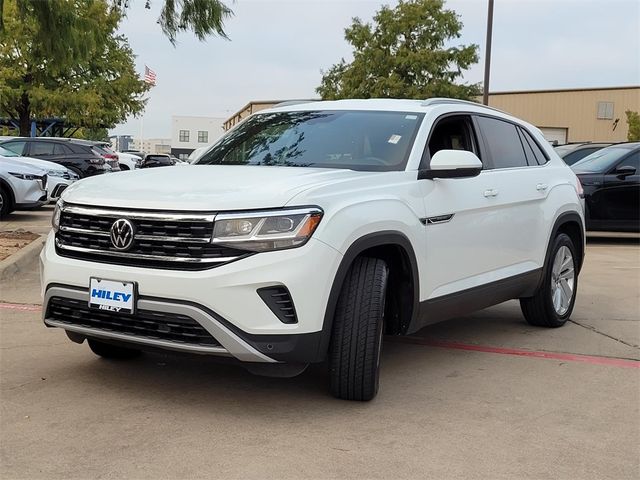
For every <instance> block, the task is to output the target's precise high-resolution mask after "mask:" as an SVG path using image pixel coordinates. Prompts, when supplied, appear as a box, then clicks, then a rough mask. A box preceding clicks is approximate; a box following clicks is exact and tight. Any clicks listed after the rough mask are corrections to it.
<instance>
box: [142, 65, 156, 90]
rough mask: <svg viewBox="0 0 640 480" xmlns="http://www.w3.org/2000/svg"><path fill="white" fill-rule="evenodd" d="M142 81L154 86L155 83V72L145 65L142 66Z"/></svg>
mask: <svg viewBox="0 0 640 480" xmlns="http://www.w3.org/2000/svg"><path fill="white" fill-rule="evenodd" d="M144 81H145V82H147V83H149V84H151V85H153V86H154V87H155V85H156V72H154V71H153V70H151V69H150V68H149V67H147V66H146V65H145V66H144Z"/></svg>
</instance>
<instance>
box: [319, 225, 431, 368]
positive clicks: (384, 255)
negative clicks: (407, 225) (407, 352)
mask: <svg viewBox="0 0 640 480" xmlns="http://www.w3.org/2000/svg"><path fill="white" fill-rule="evenodd" d="M361 256H371V257H375V258H381V259H383V260H385V261H386V262H387V265H388V266H389V268H390V276H389V286H390V290H391V291H392V294H394V295H397V296H395V297H392V299H391V301H392V303H395V304H396V305H395V308H394V305H392V306H391V308H392V314H393V318H391V319H385V328H386V329H387V333H402V332H404V331H406V329H407V328H408V326H409V325H410V324H411V322H412V320H413V318H414V317H415V316H417V314H418V307H419V298H420V284H419V282H420V279H419V276H418V262H417V260H416V255H415V251H414V249H413V246H412V244H411V241H410V240H409V238H408V237H407V236H406V235H405V234H404V233H402V232H399V231H395V230H387V231H380V232H375V233H370V234H367V235H364V236H362V237H360V238H358V239H357V240H355V241H354V242H353V243H352V244H351V245H350V246H349V248H348V249H347V251H346V252H345V254H344V256H343V258H342V261H341V262H340V265H339V266H338V269H337V271H336V274H335V276H334V279H333V283H332V285H331V290H330V293H329V298H328V301H327V306H326V309H325V314H324V322H323V326H322V332H323V335H322V342H321V345H320V346H319V352H318V353H319V354H320V356H324V355H326V352H327V351H328V349H329V340H330V338H331V330H332V328H333V317H334V315H335V311H336V305H337V303H338V297H339V296H340V291H341V290H342V286H343V284H344V281H345V278H346V276H347V272H348V271H349V268H351V265H352V264H353V262H354V260H355V259H356V258H358V257H361ZM394 286H404V287H409V288H396V289H395V290H394ZM403 292H405V293H404V296H403ZM408 296H410V297H411V299H409V298H407V297H408Z"/></svg>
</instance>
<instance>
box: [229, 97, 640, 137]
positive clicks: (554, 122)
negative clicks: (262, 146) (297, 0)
mask: <svg viewBox="0 0 640 480" xmlns="http://www.w3.org/2000/svg"><path fill="white" fill-rule="evenodd" d="M282 101H284V100H264V101H253V102H249V103H248V104H247V105H245V106H244V107H243V108H241V109H240V110H239V111H238V112H236V113H235V114H233V115H232V116H231V117H229V118H228V119H227V120H225V122H224V127H223V128H224V129H225V130H229V129H230V128H231V127H233V126H234V125H236V124H237V123H239V122H241V121H242V120H244V119H245V118H246V117H248V116H249V115H251V114H252V113H255V112H259V111H260V110H264V109H265V108H269V107H272V106H273V105H276V104H278V103H281V102H282ZM489 105H491V106H492V107H495V108H498V109H500V110H504V111H505V112H509V113H511V114H512V115H515V116H516V117H519V118H522V119H524V120H526V121H528V122H529V123H532V124H533V125H536V126H537V127H538V128H540V129H541V130H542V132H543V133H544V135H545V137H546V138H547V140H549V141H550V142H552V143H558V144H563V143H567V142H581V141H592V142H623V141H625V140H626V139H627V130H628V129H627V117H626V115H625V111H626V110H631V111H635V112H638V111H640V86H629V87H611V88H576V89H567V90H528V91H517V92H493V93H490V94H489Z"/></svg>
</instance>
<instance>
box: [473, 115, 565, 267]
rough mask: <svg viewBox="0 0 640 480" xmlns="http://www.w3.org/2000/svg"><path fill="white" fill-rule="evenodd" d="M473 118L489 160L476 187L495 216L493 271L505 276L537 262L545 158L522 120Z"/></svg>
mask: <svg viewBox="0 0 640 480" xmlns="http://www.w3.org/2000/svg"><path fill="white" fill-rule="evenodd" d="M474 120H475V122H476V123H477V125H478V127H479V130H480V132H481V138H482V141H483V145H484V149H485V158H486V161H487V166H488V170H487V171H486V173H484V175H483V177H484V184H483V186H482V188H483V190H482V192H479V193H481V195H482V196H483V198H484V200H485V202H486V204H487V208H488V209H489V210H490V212H491V215H495V216H496V217H497V218H498V219H499V220H498V221H497V222H496V225H494V228H495V234H494V237H495V241H494V245H493V247H494V249H495V253H494V254H493V257H494V261H495V266H494V272H493V275H494V276H495V277H496V278H508V277H513V276H517V275H521V274H524V273H526V272H530V271H532V270H536V269H538V268H541V267H542V265H543V263H544V252H545V251H546V246H547V238H546V237H547V230H548V225H547V222H548V221H549V219H548V218H546V217H545V200H546V199H547V196H548V193H549V191H550V190H551V188H552V186H553V185H552V183H553V171H552V168H550V167H548V166H547V165H546V164H547V161H548V158H547V157H546V155H545V153H544V151H543V150H542V149H541V148H540V146H539V145H538V143H537V142H536V140H535V139H534V138H533V137H532V135H531V134H530V133H529V132H527V131H526V130H525V129H524V128H522V127H521V126H519V125H517V124H515V123H511V122H509V121H507V120H504V119H501V118H497V117H492V116H487V115H476V116H475V117H474Z"/></svg>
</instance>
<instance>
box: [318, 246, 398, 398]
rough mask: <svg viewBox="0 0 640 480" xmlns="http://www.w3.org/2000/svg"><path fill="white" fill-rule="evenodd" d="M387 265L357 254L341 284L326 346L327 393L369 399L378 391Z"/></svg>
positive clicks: (338, 396) (387, 274)
mask: <svg viewBox="0 0 640 480" xmlns="http://www.w3.org/2000/svg"><path fill="white" fill-rule="evenodd" d="M388 276H389V269H388V268H387V264H386V263H385V262H384V261H383V260H380V259H378V258H367V257H361V258H357V259H356V260H355V261H354V262H353V265H352V266H351V268H350V269H349V272H348V273H347V276H346V278H345V280H344V284H343V286H342V291H341V292H340V296H339V298H338V303H337V305H336V313H335V317H334V320H333V330H332V334H331V343H330V346H329V376H330V382H331V384H330V389H331V393H332V394H333V395H334V396H335V397H337V398H342V399H344V400H359V401H367V400H371V399H372V398H373V397H375V396H376V394H377V393H378V384H379V372H380V352H381V350H382V333H383V327H384V309H385V297H386V293H387V280H388Z"/></svg>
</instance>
